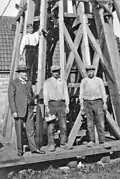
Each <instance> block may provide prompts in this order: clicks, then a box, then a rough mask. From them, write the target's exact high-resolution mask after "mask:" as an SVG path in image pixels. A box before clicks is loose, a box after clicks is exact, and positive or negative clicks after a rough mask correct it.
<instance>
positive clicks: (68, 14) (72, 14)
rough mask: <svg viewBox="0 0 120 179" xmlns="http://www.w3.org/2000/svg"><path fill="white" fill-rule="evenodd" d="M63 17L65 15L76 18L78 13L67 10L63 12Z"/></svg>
mask: <svg viewBox="0 0 120 179" xmlns="http://www.w3.org/2000/svg"><path fill="white" fill-rule="evenodd" d="M64 17H67V18H77V17H78V15H77V14H76V13H67V12H65V13H64Z"/></svg>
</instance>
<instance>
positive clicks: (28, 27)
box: [26, 24, 33, 34]
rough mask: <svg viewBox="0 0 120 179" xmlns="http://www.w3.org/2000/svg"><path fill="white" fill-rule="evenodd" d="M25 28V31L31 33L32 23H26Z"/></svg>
mask: <svg viewBox="0 0 120 179" xmlns="http://www.w3.org/2000/svg"><path fill="white" fill-rule="evenodd" d="M26 30H27V33H29V34H32V33H33V25H32V24H28V25H27V28H26Z"/></svg>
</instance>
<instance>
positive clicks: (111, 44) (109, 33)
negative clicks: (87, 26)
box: [99, 10, 120, 126]
mask: <svg viewBox="0 0 120 179" xmlns="http://www.w3.org/2000/svg"><path fill="white" fill-rule="evenodd" d="M99 15H100V19H101V23H102V27H103V31H104V36H105V42H106V47H107V51H108V58H109V60H110V64H111V67H112V70H113V72H114V77H115V86H116V98H117V105H118V108H120V80H119V79H120V70H119V68H120V57H119V52H118V47H117V42H116V39H115V35H114V32H113V28H112V27H113V26H112V23H111V20H108V22H107V23H106V22H105V21H104V17H103V11H102V10H100V11H99ZM116 115H117V122H118V125H119V126H120V111H119V110H117V111H116Z"/></svg>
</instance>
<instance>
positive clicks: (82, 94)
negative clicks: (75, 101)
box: [79, 79, 85, 106]
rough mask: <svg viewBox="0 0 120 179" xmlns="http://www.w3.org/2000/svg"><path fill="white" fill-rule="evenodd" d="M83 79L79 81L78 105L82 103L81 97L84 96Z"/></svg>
mask: <svg viewBox="0 0 120 179" xmlns="http://www.w3.org/2000/svg"><path fill="white" fill-rule="evenodd" d="M84 83H85V81H84V79H83V80H82V81H81V83H80V95H79V101H80V105H81V106H82V105H83V97H84Z"/></svg>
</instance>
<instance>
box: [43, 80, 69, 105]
mask: <svg viewBox="0 0 120 179" xmlns="http://www.w3.org/2000/svg"><path fill="white" fill-rule="evenodd" d="M43 96H44V104H45V105H48V102H49V101H50V100H56V101H59V100H65V103H66V105H67V106H68V105H69V95H68V88H67V83H66V82H65V81H63V80H62V79H61V78H58V79H56V78H54V77H51V78H49V79H47V80H46V81H45V82H44V85H43Z"/></svg>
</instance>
